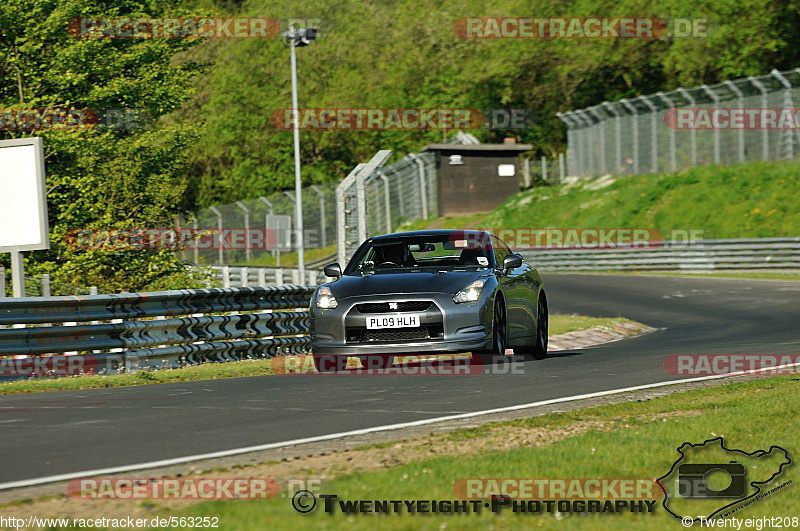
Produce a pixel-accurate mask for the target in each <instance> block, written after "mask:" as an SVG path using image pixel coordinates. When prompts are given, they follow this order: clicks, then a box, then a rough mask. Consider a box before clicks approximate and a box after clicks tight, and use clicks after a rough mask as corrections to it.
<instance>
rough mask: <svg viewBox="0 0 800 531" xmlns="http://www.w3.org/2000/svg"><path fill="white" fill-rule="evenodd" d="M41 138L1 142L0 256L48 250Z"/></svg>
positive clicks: (48, 240) (48, 239)
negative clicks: (10, 253)
mask: <svg viewBox="0 0 800 531" xmlns="http://www.w3.org/2000/svg"><path fill="white" fill-rule="evenodd" d="M46 196H47V192H46V190H45V179H44V157H43V154H42V139H41V138H36V137H34V138H24V139H16V140H0V252H9V251H33V250H36V249H49V248H50V238H49V232H48V226H47V197H46Z"/></svg>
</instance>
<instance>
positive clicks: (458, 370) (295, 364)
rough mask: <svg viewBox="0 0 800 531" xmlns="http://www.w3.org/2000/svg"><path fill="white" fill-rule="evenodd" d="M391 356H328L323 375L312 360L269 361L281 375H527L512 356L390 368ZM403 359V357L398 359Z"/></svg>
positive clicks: (423, 360) (401, 363) (398, 363)
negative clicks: (316, 369)
mask: <svg viewBox="0 0 800 531" xmlns="http://www.w3.org/2000/svg"><path fill="white" fill-rule="evenodd" d="M389 357H394V356H393V355H391V354H386V355H370V356H363V357H362V358H361V359H360V360H359V364H357V363H354V362H353V361H350V362H349V363H348V361H349V360H355V359H356V358H357V356H345V355H341V356H327V357H325V358H324V359H322V360H320V361H319V363H320V364H321V367H320V372H319V373H318V372H315V367H316V366H315V364H314V360H313V358H312V356H310V355H308V356H275V357H273V358H270V363H271V366H272V372H273V373H274V374H281V375H311V374H313V375H317V374H323V375H340V376H360V375H375V376H477V375H479V374H495V375H499V374H525V367H526V364H525V363H524V362H522V361H520V360H518V359H516V358H515V357H513V356H497V357H496V358H495V359H494V360H492V362H488V361H487V362H484V361H483V360H482V358H480V357H479V356H466V355H461V356H453V357H445V358H439V357H432V358H431V357H425V356H421V357H419V358H414V357H412V359H411V360H406V359H396V360H395V361H394V363H393V364H391V365H387V360H388V358H389ZM398 357H399V358H404V356H402V355H401V356H398Z"/></svg>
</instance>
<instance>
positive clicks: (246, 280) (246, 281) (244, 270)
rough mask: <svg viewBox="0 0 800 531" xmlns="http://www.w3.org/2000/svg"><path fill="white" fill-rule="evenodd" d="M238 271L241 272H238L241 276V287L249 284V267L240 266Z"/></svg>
mask: <svg viewBox="0 0 800 531" xmlns="http://www.w3.org/2000/svg"><path fill="white" fill-rule="evenodd" d="M240 271H241V273H239V274H240V275H241V276H242V287H243V288H246V287H248V286H249V285H250V278H249V277H250V268H248V267H242V268H241V269H240Z"/></svg>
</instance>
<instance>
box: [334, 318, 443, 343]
mask: <svg viewBox="0 0 800 531" xmlns="http://www.w3.org/2000/svg"><path fill="white" fill-rule="evenodd" d="M420 339H439V340H441V339H444V327H443V326H442V324H441V323H434V324H428V325H423V326H420V327H418V328H392V329H381V330H368V329H366V328H363V327H352V328H348V329H347V342H348V343H376V342H398V341H417V340H420Z"/></svg>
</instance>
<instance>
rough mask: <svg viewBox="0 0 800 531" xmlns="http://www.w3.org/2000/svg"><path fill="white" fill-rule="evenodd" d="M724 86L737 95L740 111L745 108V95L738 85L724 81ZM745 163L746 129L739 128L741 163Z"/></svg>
mask: <svg viewBox="0 0 800 531" xmlns="http://www.w3.org/2000/svg"><path fill="white" fill-rule="evenodd" d="M722 84H723V85H725V86H726V87H728V88H729V89H730V91H731V92H733V93H734V94H736V103H737V104H738V106H739V108H740V109H742V108H744V94H742V91H741V90H739V87H737V86H736V85H734V84H733V83H732V82H730V81H723V82H722ZM744 161H745V156H744V127H741V128H739V162H744Z"/></svg>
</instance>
